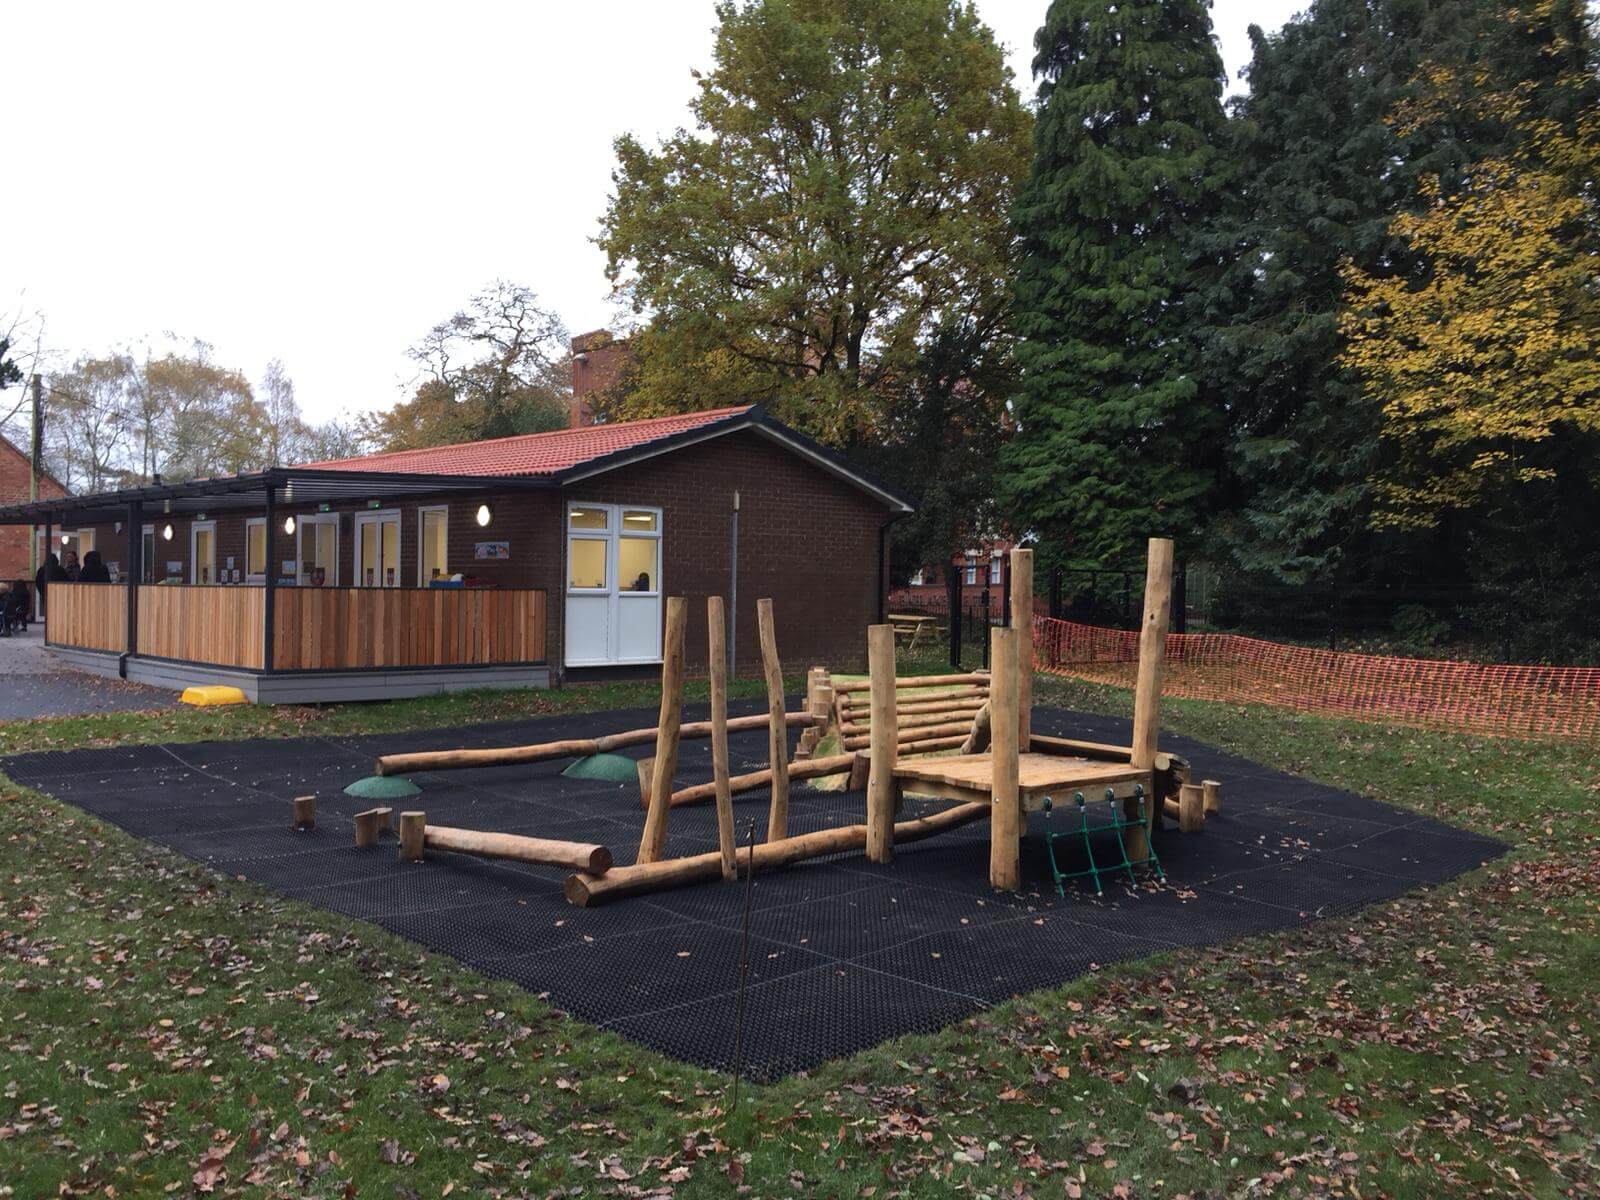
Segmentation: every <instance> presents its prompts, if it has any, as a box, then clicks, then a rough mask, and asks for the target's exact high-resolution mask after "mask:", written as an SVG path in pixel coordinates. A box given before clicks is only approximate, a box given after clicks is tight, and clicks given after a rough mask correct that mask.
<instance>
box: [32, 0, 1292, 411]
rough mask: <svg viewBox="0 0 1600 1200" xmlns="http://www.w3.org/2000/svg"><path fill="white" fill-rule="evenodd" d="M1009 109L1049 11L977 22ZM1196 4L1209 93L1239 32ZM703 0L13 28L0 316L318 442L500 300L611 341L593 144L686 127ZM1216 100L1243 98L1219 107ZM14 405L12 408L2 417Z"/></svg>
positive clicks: (1025, 6)
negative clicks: (152, 366)
mask: <svg viewBox="0 0 1600 1200" xmlns="http://www.w3.org/2000/svg"><path fill="white" fill-rule="evenodd" d="M977 2H978V10H979V12H980V13H981V14H982V15H983V16H984V18H985V19H986V20H987V21H988V22H989V24H990V25H991V26H992V27H993V28H994V30H995V32H996V34H997V35H998V36H999V38H1000V40H1001V41H1002V43H1004V44H1005V45H1006V47H1007V48H1008V51H1009V53H1010V58H1011V64H1012V69H1013V70H1014V71H1015V72H1016V74H1017V78H1018V82H1019V86H1021V88H1022V91H1023V94H1024V96H1028V97H1031V95H1032V84H1031V77H1030V73H1029V70H1028V63H1029V60H1030V58H1031V55H1032V41H1033V34H1034V31H1035V29H1036V28H1037V26H1038V24H1039V22H1040V20H1041V18H1042V16H1043V13H1044V11H1045V8H1046V0H977ZM1305 3H1306V0H1215V6H1214V9H1213V16H1214V19H1215V21H1216V26H1217V33H1218V35H1219V37H1220V39H1221V42H1222V51H1223V57H1224V59H1225V60H1226V63H1227V66H1228V70H1229V73H1230V76H1232V77H1235V78H1236V77H1237V74H1238V71H1239V69H1240V68H1241V67H1242V66H1243V65H1244V63H1245V62H1246V61H1247V60H1248V56H1249V43H1248V40H1247V38H1246V35H1245V30H1246V28H1247V27H1248V26H1249V24H1251V23H1252V22H1255V23H1259V24H1261V25H1262V26H1264V27H1266V28H1268V29H1276V28H1277V27H1278V26H1280V25H1281V24H1282V23H1283V22H1284V21H1285V20H1286V19H1287V18H1288V17H1289V16H1291V15H1292V14H1293V13H1294V12H1296V11H1298V10H1300V9H1302V8H1303V7H1305ZM712 21H713V0H580V2H579V3H577V4H543V3H528V2H526V0H524V2H521V3H512V2H510V0H507V2H505V3H500V4H492V3H476V2H474V3H468V2H464V0H452V2H451V3H448V4H439V3H430V4H420V3H386V4H381V5H380V4H355V3H339V4H329V3H325V2H324V3H317V4H311V3H296V2H290V0H278V2H277V3H274V4H270V5H248V6H247V5H243V4H218V3H215V2H214V0H212V2H209V3H195V4H176V3H157V2H148V3H139V4H129V3H126V0H117V2H115V3H105V4H86V3H74V2H71V0H50V2H48V3H36V4H25V5H23V4H15V5H10V6H8V8H7V14H6V44H7V48H6V52H5V54H4V60H3V61H4V65H3V66H0V111H4V112H5V113H7V115H8V126H9V134H10V136H9V137H8V138H7V139H6V146H5V150H4V168H3V170H0V180H3V182H0V227H3V238H4V242H3V246H4V248H3V250H0V315H3V314H5V313H6V312H7V311H8V310H13V309H15V308H16V307H17V306H18V304H19V303H21V304H24V305H26V306H27V307H28V308H38V309H42V310H43V311H44V313H45V314H46V318H47V321H48V344H49V345H50V346H52V347H53V348H54V349H55V350H56V352H57V353H58V354H59V355H62V356H66V357H70V356H73V355H76V354H77V353H79V352H82V351H85V350H88V351H97V352H98V351H102V350H106V349H109V348H111V347H112V346H115V345H117V344H121V343H126V342H129V341H133V340H137V339H139V338H141V337H145V336H150V337H157V336H159V335H160V334H161V333H162V332H163V331H167V330H171V331H174V332H176V333H178V334H179V335H181V336H182V337H184V338H189V337H201V338H204V339H205V340H207V341H209V342H211V343H212V344H213V345H214V346H215V347H216V352H217V358H218V359H219V360H220V361H222V362H224V363H227V364H230V365H234V366H238V367H240V368H241V369H243V370H244V371H245V372H246V373H247V374H248V375H249V376H250V377H251V378H252V380H259V379H260V376H261V372H262V368H263V367H264V366H265V364H266V362H267V360H268V359H269V358H271V357H273V356H274V355H276V356H279V357H281V358H282V359H283V360H284V362H285V363H286V364H287V366H288V369H289V372H290V374H291V375H292V376H293V378H294V380H295V384H296V387H297V390H298V393H299V396H300V401H301V404H302V406H303V407H304V408H305V409H306V411H307V413H308V414H309V415H310V416H311V417H313V418H314V419H318V420H321V419H325V418H327V417H330V416H333V415H335V414H338V413H340V412H360V411H365V410H369V409H374V408H382V407H387V406H388V405H390V404H392V403H394V401H395V400H396V399H398V398H399V396H400V387H401V385H402V384H403V383H404V382H405V380H406V379H408V378H409V372H408V370H407V364H406V361H405V359H404V357H403V353H404V350H405V348H406V346H408V345H409V344H410V343H411V342H413V341H414V340H415V339H416V338H417V337H418V336H419V335H420V334H421V333H423V332H424V331H425V330H426V329H427V328H428V327H429V326H430V325H432V324H433V323H434V322H435V321H438V320H440V319H441V318H443V317H445V316H447V315H449V313H451V312H452V311H454V309H455V308H456V307H457V306H458V305H459V304H461V303H462V302H463V301H464V300H465V299H466V298H467V297H468V296H469V295H470V294H471V293H472V292H473V291H474V290H475V289H476V288H478V287H479V286H481V285H482V284H484V283H486V282H487V281H489V280H490V279H493V278H496V277H504V278H507V279H512V280H515V281H517V282H520V283H526V284H528V285H529V286H531V287H533V288H534V289H535V290H537V291H538V292H539V293H540V296H541V298H542V299H543V301H544V302H545V303H546V304H547V305H549V306H550V307H552V308H554V309H555V310H556V311H557V312H559V313H560V314H561V316H562V317H563V319H564V320H565V321H566V323H567V325H568V326H569V327H570V328H571V329H572V331H573V332H574V333H579V332H582V331H584V330H587V329H592V328H597V327H600V326H603V325H607V324H611V323H613V315H614V309H613V306H612V304H611V302H610V300H609V298H608V295H607V285H606V280H605V276H604V273H603V270H604V265H605V264H604V258H603V256H602V255H601V254H600V253H599V251H598V250H597V249H596V248H595V247H594V245H593V244H592V242H591V241H590V239H591V238H592V237H593V236H594V233H595V230H596V223H597V221H598V219H599V217H600V215H601V213H602V212H603V211H604V208H605V200H606V196H607V194H608V192H609V189H610V171H611V166H612V155H611V139H612V138H613V137H614V136H616V135H617V134H619V133H621V132H624V131H631V132H634V133H636V134H640V135H643V136H646V137H654V136H656V135H660V134H663V133H666V132H669V131H670V130H672V129H673V128H675V127H676V126H677V125H679V124H681V123H683V121H684V119H685V105H686V103H687V101H688V99H689V97H690V95H691V92H692V80H691V79H690V75H689V71H690V69H691V68H692V67H704V66H706V65H708V59H709V52H710V45H711V26H712ZM1235 86H1237V84H1236V85H1235ZM14 395H15V393H14V392H13V393H9V394H8V396H7V397H5V398H7V399H8V398H10V397H11V396H14Z"/></svg>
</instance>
